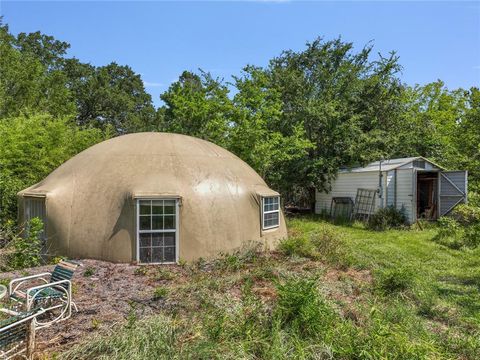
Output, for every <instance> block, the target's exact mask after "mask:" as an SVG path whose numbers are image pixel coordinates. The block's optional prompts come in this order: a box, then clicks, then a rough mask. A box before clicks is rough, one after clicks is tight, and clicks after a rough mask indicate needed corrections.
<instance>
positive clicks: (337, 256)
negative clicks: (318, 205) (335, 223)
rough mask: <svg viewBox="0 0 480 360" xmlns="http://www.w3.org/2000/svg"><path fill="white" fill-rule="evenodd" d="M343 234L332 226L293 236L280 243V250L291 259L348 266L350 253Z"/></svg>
mask: <svg viewBox="0 0 480 360" xmlns="http://www.w3.org/2000/svg"><path fill="white" fill-rule="evenodd" d="M346 246H347V245H346V243H345V241H344V239H343V236H342V234H341V233H339V232H338V231H336V230H335V228H334V227H332V226H330V225H325V226H322V227H320V228H319V229H318V230H316V231H314V232H311V233H309V234H305V235H303V236H291V237H289V238H287V239H285V240H283V241H281V242H280V244H279V247H278V250H279V251H280V252H281V253H282V254H284V255H286V256H289V257H292V256H299V257H303V258H307V259H312V260H323V261H326V262H328V263H331V264H334V265H341V266H346V265H348V256H347V254H348V252H347V249H346Z"/></svg>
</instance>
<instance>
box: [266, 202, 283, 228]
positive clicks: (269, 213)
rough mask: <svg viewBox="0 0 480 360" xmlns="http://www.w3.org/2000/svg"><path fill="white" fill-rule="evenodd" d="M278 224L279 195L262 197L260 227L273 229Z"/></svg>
mask: <svg viewBox="0 0 480 360" xmlns="http://www.w3.org/2000/svg"><path fill="white" fill-rule="evenodd" d="M279 225H280V196H268V197H262V229H263V230H267V229H273V228H276V227H278V226H279Z"/></svg>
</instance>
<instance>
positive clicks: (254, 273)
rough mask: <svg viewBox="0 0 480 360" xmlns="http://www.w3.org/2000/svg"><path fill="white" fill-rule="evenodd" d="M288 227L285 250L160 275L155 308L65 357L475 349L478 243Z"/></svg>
mask: <svg viewBox="0 0 480 360" xmlns="http://www.w3.org/2000/svg"><path fill="white" fill-rule="evenodd" d="M289 228H290V232H291V235H292V237H291V238H292V239H295V240H294V241H291V242H289V243H286V242H284V243H282V244H281V245H280V249H281V251H280V252H279V253H263V252H260V251H259V249H255V248H253V249H245V250H243V251H239V252H237V253H234V254H230V255H227V254H225V255H223V256H221V257H220V258H219V259H216V260H212V261H205V260H200V261H198V262H196V263H193V264H187V265H186V266H185V267H184V270H182V271H185V273H186V276H187V279H188V280H187V281H186V282H185V281H178V280H177V278H176V277H175V278H171V279H169V276H167V277H166V278H165V277H164V276H163V275H162V276H161V279H158V280H156V281H159V282H160V284H161V285H160V286H159V288H158V289H159V290H158V292H159V293H160V295H161V296H159V297H158V298H161V299H162V310H160V312H159V314H158V315H154V316H152V317H148V318H145V319H141V318H138V317H136V316H129V317H128V321H127V322H126V325H125V327H117V328H116V329H115V330H114V331H113V333H109V334H108V336H105V334H102V333H99V334H98V335H96V336H94V337H93V338H91V339H88V341H86V342H83V343H82V344H80V345H79V346H77V347H75V348H74V349H71V350H69V351H67V352H66V353H63V354H61V356H60V357H61V358H64V359H84V358H89V359H109V358H112V357H115V358H116V359H157V358H165V359H167V358H168V359H183V358H196V359H212V358H214V359H226V358H228V359H230V358H244V359H245V358H248V359H253V358H256V359H286V358H288V359H318V358H335V359H336V358H339V359H359V358H360V359H379V358H395V359H426V358H428V359H430V358H435V359H457V358H463V359H477V358H478V356H479V354H480V341H479V339H480V338H479V334H480V313H479V311H480V309H479V308H478V304H479V303H480V296H479V294H478V284H479V283H478V279H479V278H480V273H479V270H478V269H479V266H478V265H479V262H478V259H479V253H478V251H479V250H470V251H469V252H467V253H465V254H464V256H461V257H460V256H458V254H457V253H458V251H456V250H450V249H448V248H447V249H445V248H443V247H441V246H440V245H438V244H436V243H435V242H432V241H431V239H432V238H433V237H434V236H435V234H436V232H437V229H435V228H431V229H428V230H424V231H415V230H411V231H403V230H386V231H384V232H376V231H370V230H367V229H366V228H364V227H363V226H360V225H358V224H354V225H353V226H337V225H332V224H329V223H327V222H324V221H323V220H320V219H318V218H316V217H310V218H299V219H295V220H291V221H289ZM325 234H327V235H328V236H327V235H325ZM332 238H335V239H336V240H335V241H334V242H332V241H331V240H329V239H332ZM301 239H303V240H301ZM321 239H325V242H326V243H330V244H332V243H335V244H338V245H325V246H324V248H326V249H328V248H337V247H339V248H340V247H341V248H342V252H343V255H340V257H342V256H343V257H344V258H346V259H348V265H345V264H342V266H338V263H337V260H336V259H335V257H336V256H337V255H332V256H328V255H320V254H319V253H320V252H321V251H320V249H321V247H322V245H319V243H318V242H320V241H321ZM340 241H341V245H340ZM303 248H306V249H308V250H300V249H303ZM335 252H336V250H335V251H330V253H332V254H333V253H335ZM337 254H339V253H337ZM164 271H165V272H167V271H168V269H167V268H165V269H164V270H162V271H160V272H161V273H162V274H163V273H164ZM144 276H151V277H152V279H156V277H157V270H156V269H155V268H152V269H150V270H149V271H148V272H147V273H146V274H145V275H144ZM177 276H179V275H178V272H177ZM155 292H157V290H156V291H155ZM167 293H168V296H165V294H167Z"/></svg>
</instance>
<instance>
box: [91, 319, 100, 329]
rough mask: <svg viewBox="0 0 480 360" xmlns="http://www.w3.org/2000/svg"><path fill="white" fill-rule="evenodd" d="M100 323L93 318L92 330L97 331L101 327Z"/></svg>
mask: <svg viewBox="0 0 480 360" xmlns="http://www.w3.org/2000/svg"><path fill="white" fill-rule="evenodd" d="M101 323H102V321H101V320H99V319H97V318H93V319H92V328H93V329H98V328H99V327H100V325H101Z"/></svg>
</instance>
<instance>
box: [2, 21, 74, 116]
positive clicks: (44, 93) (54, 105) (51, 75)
mask: <svg viewBox="0 0 480 360" xmlns="http://www.w3.org/2000/svg"><path fill="white" fill-rule="evenodd" d="M16 43H17V41H16V39H15V37H13V36H12V35H10V34H9V32H8V27H7V26H6V25H1V24H0V53H1V54H2V55H1V56H0V118H1V117H8V116H17V115H19V114H20V113H21V112H22V111H32V110H34V111H40V112H48V113H50V114H52V115H55V116H66V115H69V114H72V113H74V112H75V105H74V103H73V100H72V97H71V94H70V91H69V90H68V88H67V87H66V81H67V78H66V76H65V74H64V73H63V72H62V71H60V70H52V71H47V68H46V66H45V65H44V64H42V62H41V61H40V60H39V59H38V58H37V57H36V55H35V54H34V53H33V52H29V51H22V50H21V49H19V48H18V47H17V45H16Z"/></svg>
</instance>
